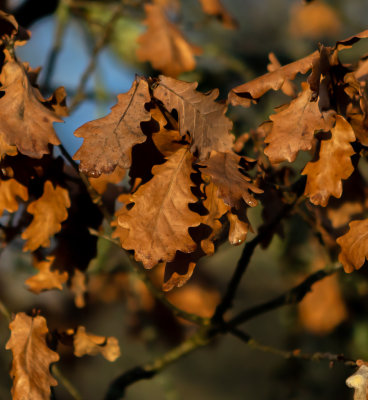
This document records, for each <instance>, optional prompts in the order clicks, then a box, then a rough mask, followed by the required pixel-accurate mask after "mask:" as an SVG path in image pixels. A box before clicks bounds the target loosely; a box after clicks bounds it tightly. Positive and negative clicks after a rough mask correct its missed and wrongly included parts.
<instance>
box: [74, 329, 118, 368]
mask: <svg viewBox="0 0 368 400" xmlns="http://www.w3.org/2000/svg"><path fill="white" fill-rule="evenodd" d="M73 344H74V354H75V355H76V356H77V357H83V356H84V355H86V354H88V355H90V356H95V355H96V354H102V356H103V357H104V358H106V360H108V361H111V362H113V361H115V360H116V359H117V358H118V357H120V347H119V343H118V340H117V339H116V338H114V337H113V336H111V337H104V336H97V335H94V334H93V333H88V332H86V328H85V327H84V326H79V327H78V329H77V332H76V333H75V334H74V338H73Z"/></svg>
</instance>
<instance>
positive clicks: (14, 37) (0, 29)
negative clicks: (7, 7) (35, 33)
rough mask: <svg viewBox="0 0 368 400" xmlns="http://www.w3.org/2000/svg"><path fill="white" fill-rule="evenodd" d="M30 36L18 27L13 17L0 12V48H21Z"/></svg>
mask: <svg viewBox="0 0 368 400" xmlns="http://www.w3.org/2000/svg"><path fill="white" fill-rule="evenodd" d="M30 36H31V35H30V33H29V32H28V31H27V30H25V29H23V28H22V27H21V26H19V25H18V22H17V21H16V19H15V18H14V16H13V15H11V14H7V13H5V12H4V11H2V10H0V46H4V47H5V46H6V45H7V44H8V45H10V47H11V46H16V45H18V46H22V45H24V44H25V43H26V41H27V40H28V39H29V38H30Z"/></svg>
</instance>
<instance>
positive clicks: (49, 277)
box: [25, 257, 68, 294]
mask: <svg viewBox="0 0 368 400" xmlns="http://www.w3.org/2000/svg"><path fill="white" fill-rule="evenodd" d="M54 259H55V257H47V258H46V260H43V261H36V262H35V264H34V266H35V268H36V269H38V273H37V274H36V275H34V276H32V277H30V278H28V279H27V280H26V282H25V283H26V285H27V286H28V288H29V290H31V291H32V292H34V293H37V294H38V293H41V292H42V291H43V290H50V289H59V290H62V288H63V283H65V282H66V281H67V279H68V273H67V272H65V271H64V272H59V271H58V270H54V271H51V266H52V263H53V262H54Z"/></svg>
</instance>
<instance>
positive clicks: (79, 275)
mask: <svg viewBox="0 0 368 400" xmlns="http://www.w3.org/2000/svg"><path fill="white" fill-rule="evenodd" d="M70 291H71V292H72V293H73V294H74V304H75V306H76V307H78V308H83V307H85V305H86V301H85V299H84V295H85V293H86V292H87V285H86V275H85V274H84V273H83V272H82V271H81V270H79V269H77V268H76V269H75V270H74V274H73V276H72V278H71V282H70Z"/></svg>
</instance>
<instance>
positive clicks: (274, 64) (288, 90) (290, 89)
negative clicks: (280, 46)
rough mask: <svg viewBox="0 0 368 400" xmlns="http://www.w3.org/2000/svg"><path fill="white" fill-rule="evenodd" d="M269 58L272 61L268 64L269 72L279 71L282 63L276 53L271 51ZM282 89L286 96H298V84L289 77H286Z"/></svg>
mask: <svg viewBox="0 0 368 400" xmlns="http://www.w3.org/2000/svg"><path fill="white" fill-rule="evenodd" d="M268 59H269V60H270V63H269V64H268V65H267V70H268V71H269V72H273V71H277V70H278V69H279V68H281V64H280V62H279V60H278V59H277V57H276V56H275V54H274V53H272V52H271V53H269V55H268ZM280 89H281V91H282V92H283V93H284V94H286V96H290V97H296V86H295V85H294V84H293V83H292V82H291V81H290V80H289V79H285V81H284V83H283V84H282V86H281V88H280Z"/></svg>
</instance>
